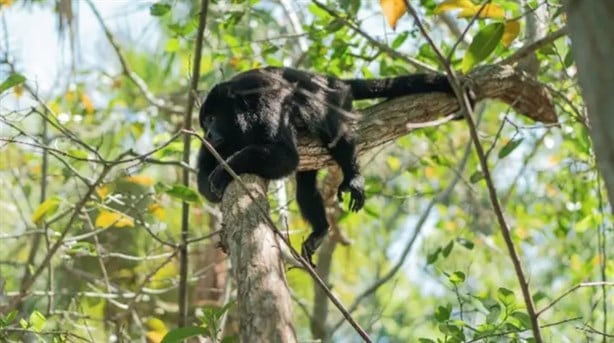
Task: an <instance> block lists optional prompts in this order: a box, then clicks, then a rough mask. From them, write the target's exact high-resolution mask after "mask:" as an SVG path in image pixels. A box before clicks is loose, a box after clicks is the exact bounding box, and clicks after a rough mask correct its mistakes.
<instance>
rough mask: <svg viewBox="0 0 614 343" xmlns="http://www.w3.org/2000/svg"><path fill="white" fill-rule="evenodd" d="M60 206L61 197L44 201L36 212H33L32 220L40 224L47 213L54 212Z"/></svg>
mask: <svg viewBox="0 0 614 343" xmlns="http://www.w3.org/2000/svg"><path fill="white" fill-rule="evenodd" d="M58 206H60V198H58V197H52V198H49V199H47V200H45V201H43V202H42V203H41V204H40V205H38V207H37V208H36V210H34V213H32V222H33V223H34V224H36V225H38V224H40V223H41V222H42V220H43V218H44V217H45V215H46V214H53V213H54V212H55V211H57V209H58Z"/></svg>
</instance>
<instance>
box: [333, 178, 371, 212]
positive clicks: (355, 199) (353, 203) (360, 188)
mask: <svg viewBox="0 0 614 343" xmlns="http://www.w3.org/2000/svg"><path fill="white" fill-rule="evenodd" d="M344 192H350V196H351V198H350V204H349V206H348V208H349V210H350V211H352V212H358V211H359V210H360V209H361V208H362V207H363V206H364V204H365V179H364V178H363V177H362V175H360V174H356V175H354V177H352V178H351V179H349V178H345V177H344V179H343V182H341V184H340V185H339V189H338V190H337V199H339V201H343V193H344Z"/></svg>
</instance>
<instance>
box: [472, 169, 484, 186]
mask: <svg viewBox="0 0 614 343" xmlns="http://www.w3.org/2000/svg"><path fill="white" fill-rule="evenodd" d="M483 178H484V173H482V172H481V171H479V170H476V171H475V173H473V174H471V176H470V177H469V182H471V183H477V182H478V181H480V180H482V179H483Z"/></svg>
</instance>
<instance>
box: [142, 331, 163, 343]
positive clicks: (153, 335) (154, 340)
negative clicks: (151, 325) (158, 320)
mask: <svg viewBox="0 0 614 343" xmlns="http://www.w3.org/2000/svg"><path fill="white" fill-rule="evenodd" d="M165 335H166V332H160V331H147V333H146V334H145V337H147V342H148V343H160V342H162V339H163V338H164V336H165Z"/></svg>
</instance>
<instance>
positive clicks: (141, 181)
mask: <svg viewBox="0 0 614 343" xmlns="http://www.w3.org/2000/svg"><path fill="white" fill-rule="evenodd" d="M124 180H126V182H130V183H136V184H138V185H142V186H152V185H153V184H154V179H153V178H152V177H151V176H147V175H131V176H126V177H125V178H124Z"/></svg>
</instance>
